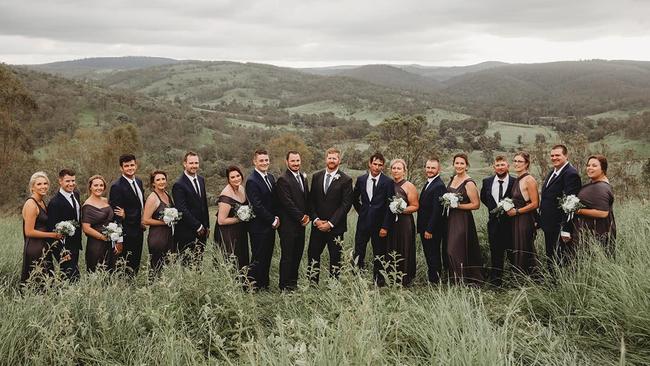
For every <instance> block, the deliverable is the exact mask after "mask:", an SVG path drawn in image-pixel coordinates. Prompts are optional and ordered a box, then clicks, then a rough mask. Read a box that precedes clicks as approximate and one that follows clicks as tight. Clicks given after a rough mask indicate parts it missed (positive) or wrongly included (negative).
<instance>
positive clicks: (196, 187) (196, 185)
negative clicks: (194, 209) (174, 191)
mask: <svg viewBox="0 0 650 366" xmlns="http://www.w3.org/2000/svg"><path fill="white" fill-rule="evenodd" d="M194 189H196V194H198V195H199V197H201V190H200V189H199V183H197V181H196V178H194Z"/></svg>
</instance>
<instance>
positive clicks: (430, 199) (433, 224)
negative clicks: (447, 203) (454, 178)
mask: <svg viewBox="0 0 650 366" xmlns="http://www.w3.org/2000/svg"><path fill="white" fill-rule="evenodd" d="M445 193H447V187H446V186H445V183H444V182H443V181H442V178H440V176H438V177H437V178H436V179H434V180H433V181H431V183H430V184H429V185H428V186H427V189H425V190H424V191H423V192H422V193H420V201H419V202H420V208H419V209H418V218H417V223H418V233H420V234H422V233H424V232H425V231H426V232H429V233H431V234H435V233H442V231H443V230H445V228H444V223H445V220H444V216H443V214H442V211H443V207H442V204H441V202H440V197H442V195H443V194H445Z"/></svg>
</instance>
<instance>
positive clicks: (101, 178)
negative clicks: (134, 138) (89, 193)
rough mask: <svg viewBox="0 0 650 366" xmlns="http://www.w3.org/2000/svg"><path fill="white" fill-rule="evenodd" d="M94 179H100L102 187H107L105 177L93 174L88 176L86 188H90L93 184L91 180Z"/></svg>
mask: <svg viewBox="0 0 650 366" xmlns="http://www.w3.org/2000/svg"><path fill="white" fill-rule="evenodd" d="M128 161H131V160H128ZM95 179H99V180H101V181H102V182H103V183H104V189H106V188H107V185H106V179H104V177H102V176H101V175H99V174H95V175H93V176H92V177H90V178H88V190H90V188H91V187H92V186H93V181H94V180H95Z"/></svg>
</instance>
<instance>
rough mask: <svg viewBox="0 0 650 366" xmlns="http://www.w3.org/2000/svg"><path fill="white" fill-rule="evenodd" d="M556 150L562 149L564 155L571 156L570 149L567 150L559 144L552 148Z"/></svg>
mask: <svg viewBox="0 0 650 366" xmlns="http://www.w3.org/2000/svg"><path fill="white" fill-rule="evenodd" d="M556 149H562V154H563V155H564V156H567V155H568V154H569V149H567V148H566V146H564V145H562V144H557V145H555V146H553V147H552V148H551V150H556Z"/></svg>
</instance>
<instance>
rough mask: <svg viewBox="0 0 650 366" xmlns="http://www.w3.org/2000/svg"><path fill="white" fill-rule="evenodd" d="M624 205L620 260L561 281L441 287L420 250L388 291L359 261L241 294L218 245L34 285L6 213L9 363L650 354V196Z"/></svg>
mask: <svg viewBox="0 0 650 366" xmlns="http://www.w3.org/2000/svg"><path fill="white" fill-rule="evenodd" d="M483 211H484V210H483ZM616 215H617V223H618V227H619V239H620V240H619V242H618V252H617V256H616V258H615V259H608V258H606V257H604V256H603V254H602V252H601V251H599V250H595V251H592V252H590V253H585V255H584V258H581V261H580V262H581V265H580V266H579V267H578V268H575V269H567V270H562V271H560V272H559V274H558V280H557V281H556V283H555V284H553V283H551V281H549V280H548V277H547V278H545V279H544V280H543V281H541V283H539V284H535V283H532V282H529V281H526V280H525V279H517V278H513V277H510V279H509V286H508V287H507V288H506V289H503V290H499V291H495V290H490V289H485V288H484V289H472V288H466V287H462V286H448V285H441V286H429V285H426V284H425V281H424V272H425V264H424V262H423V258H422V255H421V253H419V257H418V278H417V280H416V283H415V286H414V287H413V288H410V289H400V288H397V287H392V288H382V289H376V288H374V287H373V286H372V284H371V282H370V279H369V276H368V274H366V273H363V274H359V273H356V272H354V271H353V270H351V269H350V268H349V267H347V266H346V268H345V269H344V271H343V275H342V279H341V281H340V282H334V281H328V280H327V277H328V276H327V275H324V276H322V279H321V285H320V287H319V288H308V287H306V286H305V287H301V288H300V289H299V290H298V291H296V292H294V293H290V294H281V293H279V292H278V291H277V289H274V290H272V291H269V292H262V293H259V294H250V293H247V292H244V291H242V290H241V286H240V284H239V282H237V280H236V279H235V278H234V276H233V273H232V270H231V268H230V267H229V266H228V265H227V264H224V263H222V262H219V263H218V264H217V265H213V262H212V261H211V260H210V258H211V257H212V255H213V251H212V250H210V251H209V252H208V253H207V256H206V260H205V261H204V263H203V267H202V268H201V271H200V272H199V271H191V270H186V269H182V268H179V267H178V266H174V265H173V266H170V267H169V268H167V269H166V270H165V271H164V273H163V274H162V277H161V278H160V279H159V280H158V281H155V282H154V283H153V284H148V283H147V278H146V271H143V272H142V273H141V274H140V275H139V276H138V278H137V279H136V280H135V281H133V282H130V283H128V282H126V281H124V280H122V279H120V278H110V276H107V275H105V274H95V275H88V274H86V273H83V278H82V280H81V281H80V282H79V283H78V284H75V285H68V284H64V283H55V284H54V285H53V286H52V288H50V289H49V290H48V291H46V292H45V293H36V292H29V291H28V292H26V293H24V294H22V295H21V294H20V292H19V291H18V277H19V270H20V263H21V258H22V257H21V256H22V236H21V235H22V234H21V229H20V224H21V223H20V219H19V218H9V219H2V220H1V221H0V249H1V252H2V253H3V255H2V256H1V257H0V314H1V315H0V317H1V319H2V321H1V322H0V339H1V340H2V341H1V342H0V363H1V364H7V365H19V364H20V365H26V364H34V365H53V364H63V365H78V364H85V365H88V364H128V365H144V364H150V365H159V364H160V365H164V364H174V365H178V364H260V365H261V364H263V365H288V364H295V365H336V364H355V365H357V364H360V365H371V364H372V365H377V364H405V365H411V364H441V365H497V364H498V365H503V364H506V365H510V364H514V365H520V364H521V365H576V364H578V365H581V364H589V365H613V364H628V365H642V364H649V363H650V267H649V266H648V258H650V246H649V245H648V238H650V207H649V206H648V205H647V204H642V203H623V204H618V205H617V207H616ZM354 216H355V215H354V214H352V215H351V216H350V219H351V221H353V220H354ZM484 223H485V217H484V216H483V215H481V214H479V215H477V226H478V227H480V228H483V227H484V226H485V225H484ZM480 236H481V237H482V241H483V243H482V245H483V246H486V245H487V243H484V241H486V240H485V233H484V232H482V233H481V234H480ZM540 236H541V235H540ZM352 237H353V233H348V235H347V237H346V242H345V244H344V246H345V247H346V249H349V248H351V246H352ZM537 244H538V249H540V250H541V244H542V242H541V237H538V241H537ZM418 245H420V244H419V242H418ZM277 246H278V245H277V244H276V255H275V256H274V262H273V267H272V273H273V276H274V278H273V279H272V284H273V285H276V284H277V264H278V257H279V255H278V252H277ZM418 249H419V250H420V249H421V248H418ZM484 249H485V248H484ZM145 251H146V249H145ZM486 255H487V254H486ZM348 256H349V255H348ZM145 258H146V256H145ZM304 267H305V266H304V260H303V266H302V268H301V270H303V271H304V269H305V268H304ZM83 268H84V269H85V265H83ZM324 268H326V267H324ZM304 282H305V281H304V276H303V277H302V279H301V284H303V285H304Z"/></svg>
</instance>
